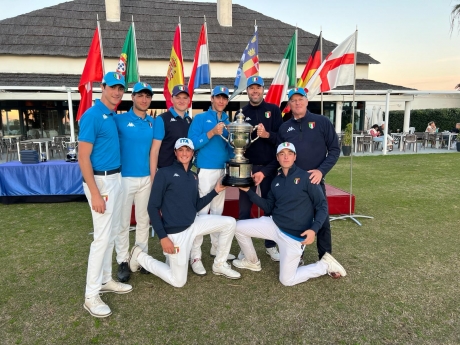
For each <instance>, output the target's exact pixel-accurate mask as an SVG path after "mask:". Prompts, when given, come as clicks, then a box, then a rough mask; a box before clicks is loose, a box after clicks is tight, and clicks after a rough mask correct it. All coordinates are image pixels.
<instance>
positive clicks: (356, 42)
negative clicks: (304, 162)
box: [330, 28, 374, 226]
mask: <svg viewBox="0 0 460 345" xmlns="http://www.w3.org/2000/svg"><path fill="white" fill-rule="evenodd" d="M357 59H358V28H356V32H355V56H354V59H353V60H354V69H353V98H352V103H351V128H352V140H351V153H350V193H349V194H350V199H349V204H350V205H349V206H350V208H349V213H348V214H347V215H342V216H339V217H331V218H330V220H331V221H333V220H337V219H347V218H350V219H351V220H352V221H354V222H355V223H356V224H358V225H359V226H362V224H361V222H359V221H358V220H357V219H356V218H357V217H360V218H374V217H371V216H363V215H357V214H353V213H352V201H353V149H354V148H353V143H354V140H353V129H354V127H355V95H356V60H357ZM371 145H372V141H371Z"/></svg>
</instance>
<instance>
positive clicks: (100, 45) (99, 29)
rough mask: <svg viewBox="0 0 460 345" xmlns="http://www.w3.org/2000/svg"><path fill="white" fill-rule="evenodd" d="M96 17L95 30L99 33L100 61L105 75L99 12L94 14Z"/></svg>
mask: <svg viewBox="0 0 460 345" xmlns="http://www.w3.org/2000/svg"><path fill="white" fill-rule="evenodd" d="M96 18H97V32H98V34H99V47H100V48H101V61H102V75H103V76H104V75H105V68H104V48H103V47H102V35H101V25H100V24H99V14H96Z"/></svg>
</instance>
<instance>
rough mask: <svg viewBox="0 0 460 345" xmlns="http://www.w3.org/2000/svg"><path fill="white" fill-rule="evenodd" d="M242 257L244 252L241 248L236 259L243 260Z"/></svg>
mask: <svg viewBox="0 0 460 345" xmlns="http://www.w3.org/2000/svg"><path fill="white" fill-rule="evenodd" d="M243 259H244V253H243V251H242V250H240V252H239V253H238V260H243Z"/></svg>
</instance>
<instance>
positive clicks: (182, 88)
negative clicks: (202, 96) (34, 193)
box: [171, 85, 190, 97]
mask: <svg viewBox="0 0 460 345" xmlns="http://www.w3.org/2000/svg"><path fill="white" fill-rule="evenodd" d="M181 92H183V93H186V94H187V96H189V97H190V93H189V92H188V87H187V86H186V85H176V86H174V88H173V90H172V93H171V95H172V96H177V95H178V94H180V93H181Z"/></svg>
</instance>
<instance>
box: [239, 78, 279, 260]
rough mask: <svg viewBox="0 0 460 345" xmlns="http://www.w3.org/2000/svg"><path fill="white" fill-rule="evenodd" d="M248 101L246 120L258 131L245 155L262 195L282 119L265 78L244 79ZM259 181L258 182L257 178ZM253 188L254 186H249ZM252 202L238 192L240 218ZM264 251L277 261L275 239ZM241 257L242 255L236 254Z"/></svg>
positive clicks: (269, 178)
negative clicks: (266, 97) (266, 96)
mask: <svg viewBox="0 0 460 345" xmlns="http://www.w3.org/2000/svg"><path fill="white" fill-rule="evenodd" d="M246 90H247V92H248V97H249V104H248V105H246V106H245V107H243V109H242V110H243V114H244V115H245V116H246V118H245V121H246V122H248V123H250V124H251V125H252V126H257V132H254V133H253V134H252V139H254V138H255V137H256V136H259V139H258V140H256V141H255V142H254V143H253V144H251V146H249V147H248V149H247V150H246V152H245V153H244V156H245V157H246V158H247V159H249V162H251V163H252V173H253V176H254V180H255V181H256V184H259V183H260V186H259V188H260V193H261V195H262V197H263V198H265V197H267V195H268V191H269V190H270V184H271V181H272V180H273V178H274V177H275V173H274V171H272V169H271V168H270V167H269V164H270V163H271V162H272V161H273V160H275V151H276V144H277V133H278V129H279V127H280V126H281V124H282V123H283V118H282V117H281V111H280V109H279V107H278V106H276V105H275V104H271V103H267V102H265V101H264V81H263V79H262V78H261V77H260V76H253V77H250V78H249V79H248V81H247V88H246ZM260 181H261V182H260ZM252 189H253V190H254V191H255V190H256V187H252ZM251 207H252V202H251V200H250V199H249V198H248V196H247V195H246V193H240V197H239V208H240V212H239V218H238V219H249V218H251ZM265 248H266V249H265V251H266V253H267V254H268V255H270V258H271V259H272V260H273V261H279V253H278V249H277V248H276V243H275V242H273V241H271V240H266V241H265ZM239 257H240V258H242V256H241V255H239Z"/></svg>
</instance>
